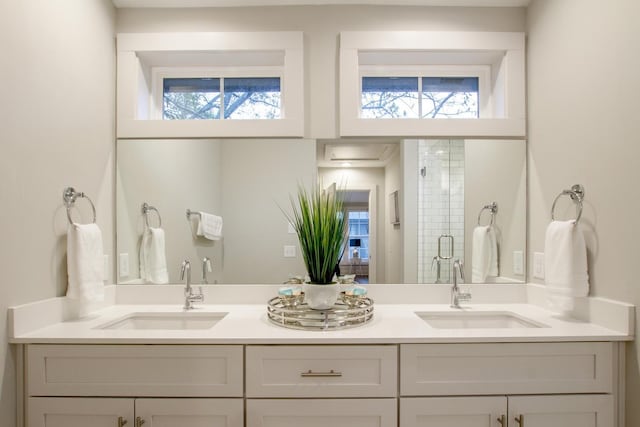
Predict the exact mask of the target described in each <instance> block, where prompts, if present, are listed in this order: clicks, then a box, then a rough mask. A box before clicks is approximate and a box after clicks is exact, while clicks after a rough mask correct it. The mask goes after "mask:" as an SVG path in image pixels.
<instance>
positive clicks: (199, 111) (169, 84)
mask: <svg viewBox="0 0 640 427" xmlns="http://www.w3.org/2000/svg"><path fill="white" fill-rule="evenodd" d="M161 80H162V83H161V85H160V86H159V87H161V88H162V92H161V93H157V94H154V96H156V97H158V98H160V97H162V113H161V114H162V119H163V120H215V119H223V120H243V119H244V120H275V119H280V118H281V111H282V108H281V103H282V97H281V91H280V81H281V77H187V78H174V77H162V78H161ZM156 104H159V102H156ZM221 112H224V113H223V114H221Z"/></svg>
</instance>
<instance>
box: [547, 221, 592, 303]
mask: <svg viewBox="0 0 640 427" xmlns="http://www.w3.org/2000/svg"><path fill="white" fill-rule="evenodd" d="M544 252H545V253H544V275H545V283H546V286H547V301H548V302H549V305H550V307H551V309H552V310H553V311H556V312H560V313H562V314H568V313H570V312H571V311H572V310H573V308H574V303H575V299H576V298H577V297H586V296H587V295H588V294H589V275H588V273H587V245H586V243H585V240H584V235H583V234H582V230H581V229H580V226H579V225H578V224H576V223H575V221H574V220H571V221H552V222H551V223H550V224H549V226H548V227H547V232H546V235H545V241H544Z"/></svg>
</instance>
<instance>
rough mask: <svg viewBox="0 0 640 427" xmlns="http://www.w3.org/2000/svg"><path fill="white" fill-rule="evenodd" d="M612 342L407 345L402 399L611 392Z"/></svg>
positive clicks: (403, 348)
mask: <svg viewBox="0 0 640 427" xmlns="http://www.w3.org/2000/svg"><path fill="white" fill-rule="evenodd" d="M612 355H613V343H604V342H593V343H582V342H577V343H495V344H406V345H401V346H400V366H401V372H400V394H401V395H403V396H436V395H472V394H474V395H489V394H535V393H611V392H612V389H613V370H614V363H613V356H612Z"/></svg>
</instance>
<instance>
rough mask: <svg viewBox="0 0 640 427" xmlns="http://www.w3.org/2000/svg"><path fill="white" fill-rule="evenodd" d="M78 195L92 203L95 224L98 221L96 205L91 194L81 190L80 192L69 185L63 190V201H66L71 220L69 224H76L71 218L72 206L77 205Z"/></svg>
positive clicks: (68, 217)
mask: <svg viewBox="0 0 640 427" xmlns="http://www.w3.org/2000/svg"><path fill="white" fill-rule="evenodd" d="M78 197H83V198H85V199H87V200H88V201H89V203H90V204H91V211H92V212H93V224H95V223H96V207H95V206H94V204H93V202H92V201H91V199H90V198H89V196H87V195H86V194H84V193H83V192H81V191H80V192H78V191H76V190H75V189H74V188H73V187H67V188H65V189H64V191H63V192H62V201H63V202H64V205H65V206H66V207H67V219H68V220H69V224H75V223H74V222H73V220H72V219H71V208H72V207H73V206H74V205H75V203H76V199H78Z"/></svg>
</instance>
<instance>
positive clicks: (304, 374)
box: [300, 369, 342, 378]
mask: <svg viewBox="0 0 640 427" xmlns="http://www.w3.org/2000/svg"><path fill="white" fill-rule="evenodd" d="M300 376H301V377H303V378H307V377H341V376H342V372H340V371H334V370H333V369H332V370H330V371H327V372H313V371H312V370H311V369H309V370H308V371H307V372H300Z"/></svg>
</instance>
